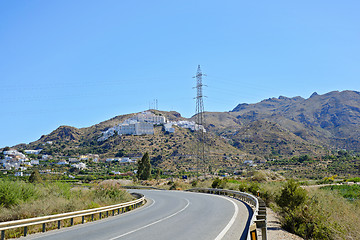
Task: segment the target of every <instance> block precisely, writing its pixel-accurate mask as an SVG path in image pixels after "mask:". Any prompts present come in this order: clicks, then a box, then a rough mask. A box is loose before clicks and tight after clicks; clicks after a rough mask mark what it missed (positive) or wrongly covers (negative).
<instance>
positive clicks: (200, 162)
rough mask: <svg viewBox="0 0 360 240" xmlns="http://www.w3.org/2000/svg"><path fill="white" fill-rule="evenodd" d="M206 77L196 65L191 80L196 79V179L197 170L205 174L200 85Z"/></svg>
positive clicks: (201, 91)
mask: <svg viewBox="0 0 360 240" xmlns="http://www.w3.org/2000/svg"><path fill="white" fill-rule="evenodd" d="M203 76H206V75H205V74H203V73H202V72H201V68H200V65H198V69H197V72H196V76H194V77H193V78H196V87H195V88H196V90H197V95H196V114H195V123H196V125H195V130H197V131H196V133H197V144H196V165H197V166H196V167H197V177H198V176H199V170H200V171H201V168H202V170H203V172H204V174H206V162H207V161H206V147H205V144H206V130H205V115H204V101H203V98H204V97H205V96H204V95H203V86H206V85H203V83H202V77H203Z"/></svg>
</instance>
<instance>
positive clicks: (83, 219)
mask: <svg viewBox="0 0 360 240" xmlns="http://www.w3.org/2000/svg"><path fill="white" fill-rule="evenodd" d="M84 222H85V216H82V217H81V223H82V224H84Z"/></svg>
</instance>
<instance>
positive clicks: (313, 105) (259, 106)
mask: <svg viewBox="0 0 360 240" xmlns="http://www.w3.org/2000/svg"><path fill="white" fill-rule="evenodd" d="M230 114H231V116H233V117H235V118H236V119H237V120H238V121H240V122H241V123H243V124H246V123H250V122H253V121H257V120H267V121H270V122H274V123H277V124H279V126H281V127H282V128H284V129H286V130H288V131H290V132H291V133H293V134H295V135H297V136H299V137H301V138H302V139H304V140H306V141H307V142H309V143H313V144H319V145H323V146H328V147H335V148H345V149H350V150H356V151H359V150H360V143H359V137H360V93H359V92H356V91H342V92H338V91H333V92H329V93H326V94H324V95H319V94H317V93H313V94H312V95H311V97H310V98H308V99H304V98H302V97H294V98H287V97H282V96H280V97H279V98H270V99H266V100H263V101H261V102H260V103H256V104H239V105H238V106H236V107H235V108H234V109H233V110H232V111H231V113H230Z"/></svg>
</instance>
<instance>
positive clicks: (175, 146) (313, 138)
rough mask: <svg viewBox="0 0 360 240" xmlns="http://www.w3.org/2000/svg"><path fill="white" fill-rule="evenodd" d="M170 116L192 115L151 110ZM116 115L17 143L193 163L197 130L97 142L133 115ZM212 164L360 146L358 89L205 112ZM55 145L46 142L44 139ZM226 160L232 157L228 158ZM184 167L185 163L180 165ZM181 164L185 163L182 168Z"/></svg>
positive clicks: (167, 164) (68, 152) (70, 152)
mask: <svg viewBox="0 0 360 240" xmlns="http://www.w3.org/2000/svg"><path fill="white" fill-rule="evenodd" d="M151 111H152V112H153V113H155V114H159V115H163V116H165V117H166V118H167V119H169V120H171V121H179V120H194V117H195V116H194V117H193V118H191V119H186V118H183V117H182V116H181V115H180V113H177V112H174V111H171V112H165V111H157V110H151ZM135 114H136V113H132V114H126V115H120V116H116V117H114V118H112V119H109V120H107V121H104V122H101V123H99V124H96V125H93V126H90V127H87V128H80V129H78V128H75V127H71V126H61V127H59V128H58V129H56V130H54V131H53V132H51V133H50V134H48V135H44V136H42V137H41V138H40V139H39V140H37V141H35V142H32V143H30V144H28V145H19V146H18V147H19V148H20V147H21V148H27V149H31V148H43V149H44V150H43V153H49V154H52V155H55V156H56V155H58V156H77V155H81V154H87V153H96V154H100V156H101V157H103V158H105V157H114V156H120V155H124V154H125V155H127V156H141V155H142V154H143V153H144V152H146V151H147V152H149V154H150V156H151V157H152V163H153V164H154V165H155V166H157V165H158V166H161V167H163V168H173V167H175V166H176V167H178V168H179V167H180V168H181V166H183V165H184V164H185V163H187V165H188V166H190V165H193V164H194V156H193V153H194V148H195V135H194V134H195V133H194V132H193V131H191V130H189V129H183V128H179V127H176V132H175V133H174V134H169V133H166V132H165V131H164V129H163V127H162V126H157V127H155V134H154V135H143V136H118V135H116V134H115V135H114V136H112V137H110V138H109V139H107V140H106V141H102V142H99V141H97V140H98V139H99V137H100V136H101V134H102V132H104V131H106V130H107V129H109V128H111V127H113V126H115V125H117V124H119V123H121V122H123V121H124V120H125V119H128V118H130V117H132V116H134V115H135ZM205 115H206V124H205V127H206V129H207V131H208V133H209V134H210V139H211V140H210V145H211V147H210V149H211V161H213V163H214V166H215V167H216V166H220V165H221V164H230V165H232V164H237V163H238V162H239V160H243V159H245V158H255V156H256V157H258V158H273V157H281V156H294V155H304V154H310V155H323V154H326V153H328V150H331V149H348V150H355V151H359V150H360V141H359V139H360V93H359V92H356V91H342V92H338V91H334V92H329V93H326V94H323V95H319V94H317V93H314V94H312V95H311V97H310V98H308V99H304V98H302V97H293V98H288V97H283V96H280V97H279V98H270V99H266V100H263V101H261V102H259V103H255V104H239V105H238V106H236V107H235V108H234V109H233V110H232V111H230V112H206V113H205ZM49 141H51V142H53V144H47V142H49ZM228 159H231V160H230V161H228ZM183 167H184V166H183ZM184 168H185V167H184Z"/></svg>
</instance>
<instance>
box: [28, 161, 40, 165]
mask: <svg viewBox="0 0 360 240" xmlns="http://www.w3.org/2000/svg"><path fill="white" fill-rule="evenodd" d="M30 164H31V165H39V164H40V162H39V160H31V161H30Z"/></svg>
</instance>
